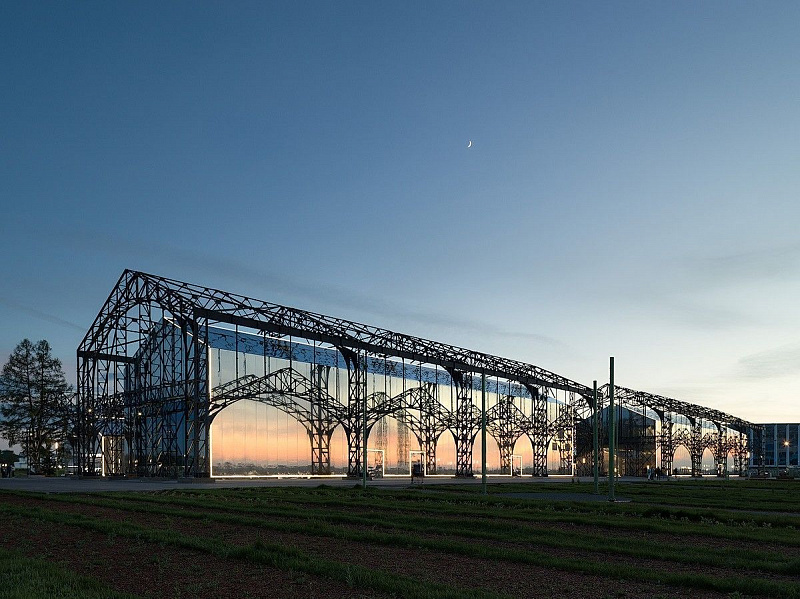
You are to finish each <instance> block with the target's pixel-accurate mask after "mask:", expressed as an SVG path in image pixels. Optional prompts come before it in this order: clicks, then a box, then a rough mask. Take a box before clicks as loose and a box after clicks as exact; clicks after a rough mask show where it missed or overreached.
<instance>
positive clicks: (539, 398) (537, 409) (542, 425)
mask: <svg viewBox="0 0 800 599" xmlns="http://www.w3.org/2000/svg"><path fill="white" fill-rule="evenodd" d="M528 391H529V393H530V394H531V399H532V402H531V405H532V408H531V409H532V413H531V420H532V429H533V434H531V435H529V437H530V439H531V448H532V449H533V464H532V474H533V476H547V447H548V445H550V438H549V435H548V426H547V396H546V395H545V394H544V393H542V392H540V390H539V389H538V388H537V387H528Z"/></svg>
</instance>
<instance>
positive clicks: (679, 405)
mask: <svg viewBox="0 0 800 599" xmlns="http://www.w3.org/2000/svg"><path fill="white" fill-rule="evenodd" d="M598 394H599V395H600V397H599V399H598V404H600V406H601V409H602V405H605V406H607V405H608V398H609V395H610V389H609V386H608V385H604V386H603V387H601V388H600V389H599V390H598ZM614 398H615V402H616V405H617V406H619V407H620V408H625V409H627V410H630V411H631V412H638V413H640V414H641V415H642V416H643V417H645V418H649V417H650V416H651V415H652V416H653V417H654V418H655V417H657V418H658V421H659V424H660V426H659V427H658V432H656V431H655V430H654V439H653V445H652V447H653V449H655V448H656V447H658V449H660V453H661V461H660V468H661V469H662V471H663V472H665V473H672V470H673V467H672V466H673V460H674V458H675V451H676V450H677V449H678V448H679V447H681V446H683V447H685V448H686V449H687V451H688V452H689V455H690V456H691V464H692V465H691V474H692V476H701V474H702V473H701V466H702V459H703V453H704V452H705V450H706V449H708V450H709V451H710V452H711V454H712V456H713V458H714V464H715V466H716V471H717V473H718V474H723V473H725V472H727V471H728V455H729V454H732V455H733V459H734V471H735V472H736V473H738V474H739V475H744V474H745V473H746V471H747V464H748V458H749V457H750V453H751V452H755V453H758V452H759V450H760V448H751V447H749V443H748V436H749V435H748V431H750V430H758V429H760V428H761V427H760V425H757V424H753V423H751V422H747V421H745V420H742V419H741V418H737V417H736V416H732V415H730V414H726V413H724V412H720V411H719V410H714V409H712V408H707V407H705V406H700V405H697V404H692V403H688V402H685V401H680V400H677V399H672V398H669V397H664V396H663V395H656V394H653V393H647V392H645V391H637V390H635V389H629V388H627V387H620V386H618V385H614ZM628 443H630V441H628ZM625 445H626V442H625V440H624V439H621V442H620V449H621V450H623V451H624V449H625ZM654 453H655V452H653V454H654ZM652 460H653V462H655V455H652ZM756 460H758V457H756Z"/></svg>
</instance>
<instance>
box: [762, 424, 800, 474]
mask: <svg viewBox="0 0 800 599" xmlns="http://www.w3.org/2000/svg"><path fill="white" fill-rule="evenodd" d="M761 426H763V427H764V428H763V429H762V430H760V431H758V430H754V431H751V432H750V435H751V438H750V442H751V446H752V447H754V448H761V451H760V452H759V451H755V452H751V455H750V469H751V471H755V472H768V473H769V474H770V475H772V476H800V468H798V463H799V460H798V457H800V456H798V449H799V448H798V438H799V437H800V423H796V422H795V423H784V422H779V423H769V424H762V425H761ZM759 453H761V454H762V455H763V463H759V458H758V454H759Z"/></svg>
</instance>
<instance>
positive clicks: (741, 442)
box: [730, 432, 749, 476]
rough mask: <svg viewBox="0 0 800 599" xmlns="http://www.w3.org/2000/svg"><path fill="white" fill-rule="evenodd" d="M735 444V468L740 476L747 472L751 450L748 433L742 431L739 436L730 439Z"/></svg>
mask: <svg viewBox="0 0 800 599" xmlns="http://www.w3.org/2000/svg"><path fill="white" fill-rule="evenodd" d="M730 442H731V443H732V444H733V468H734V470H735V471H736V473H737V474H738V475H739V476H745V475H746V474H747V468H748V467H749V464H748V463H747V453H748V451H749V443H748V440H747V435H745V434H744V433H742V432H740V433H739V436H738V437H734V438H733V439H731V441H730Z"/></svg>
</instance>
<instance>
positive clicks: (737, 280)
mask: <svg viewBox="0 0 800 599" xmlns="http://www.w3.org/2000/svg"><path fill="white" fill-rule="evenodd" d="M686 274H687V277H688V279H689V282H690V283H691V284H693V285H697V286H700V287H703V288H708V287H722V286H731V285H740V284H746V285H752V284H753V283H754V282H757V281H765V280H781V281H790V280H795V279H798V278H800V243H792V244H784V245H777V246H773V247H770V248H763V249H757V250H749V251H744V252H733V253H730V254H723V255H718V256H709V257H705V258H703V257H700V258H693V259H692V260H691V262H690V263H688V264H687V265H686Z"/></svg>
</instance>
